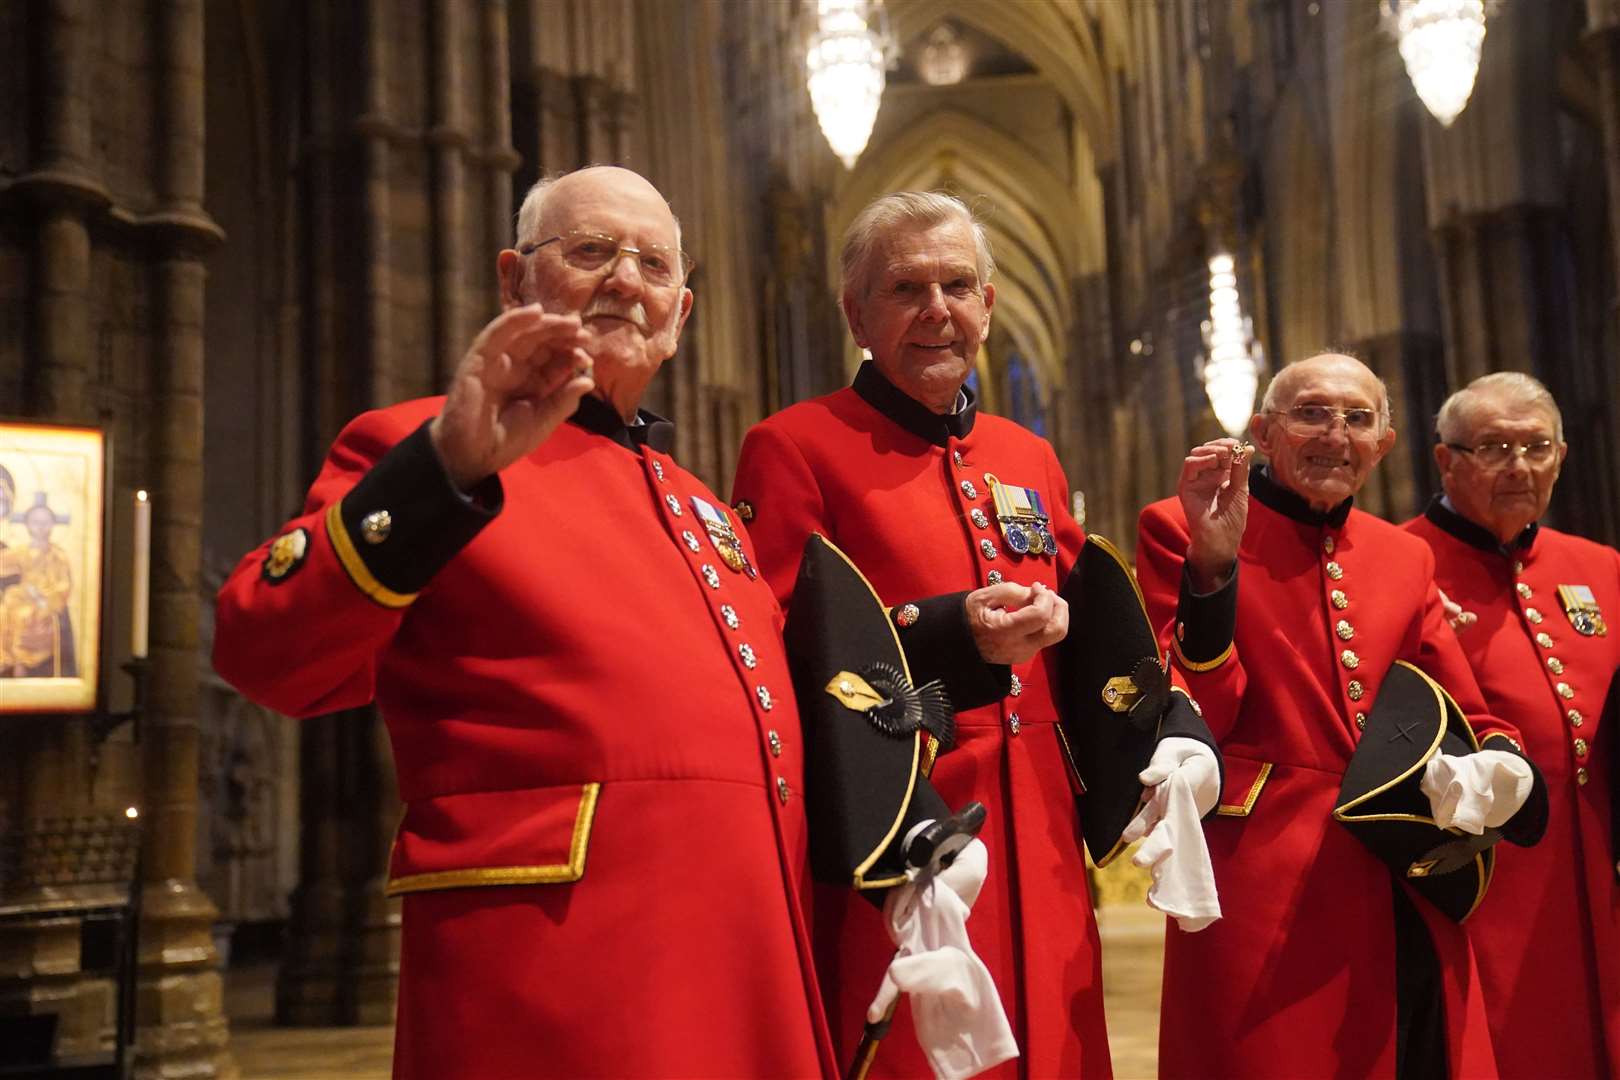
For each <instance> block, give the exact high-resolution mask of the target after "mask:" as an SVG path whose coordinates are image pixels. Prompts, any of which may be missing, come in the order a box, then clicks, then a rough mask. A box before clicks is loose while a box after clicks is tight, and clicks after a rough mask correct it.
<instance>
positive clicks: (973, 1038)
mask: <svg viewBox="0 0 1620 1080" xmlns="http://www.w3.org/2000/svg"><path fill="white" fill-rule="evenodd" d="M989 865H990V857H989V853H988V852H987V851H986V850H985V846H984V843H983V842H982V841H979V840H974V841H973V842H972V843H970V844H968V845H967V846H966V847H964V848H963V849H962V850H961V852H960V853H959V854H958V855H957V856H956V861H955V862H953V863H952V864H951V865H950V866H948V867H946V868H945V869H944V870H941V871H940V872H939V873H937V874H934V875H932V876H925V877H920V878H918V879H917V880H915V881H910V882H907V883H906V884H904V885H899V886H896V887H895V888H893V889H891V890H890V891H889V896H888V898H887V899H886V900H885V901H884V903H883V919H884V923H885V925H886V926H887V927H888V930H889V937H890V939H891V940H892V941H893V942H894V945H895V949H896V953H895V958H894V961H893V962H892V963H891V964H890V965H889V970H888V971H887V972H886V973H885V974H884V976H883V985H882V986H880V987H879V988H878V993H877V997H875V998H873V999H872V1004H871V1005H870V1006H868V1008H867V1010H866V1019H867V1020H868V1021H869V1022H872V1023H876V1022H877V1021H879V1020H881V1019H883V1017H884V1016H885V1015H886V1014H887V1013H888V1011H889V1009H890V1008H891V1007H892V1006H893V1004H894V1000H895V998H896V997H898V996H899V994H900V992H901V991H902V990H903V991H905V992H906V993H907V994H910V995H911V1017H912V1026H913V1028H915V1030H916V1032H917V1043H918V1045H920V1046H921V1047H922V1049H923V1053H924V1054H925V1055H927V1057H928V1063H929V1065H930V1066H931V1067H932V1068H933V1070H934V1075H935V1076H936V1077H939V1078H940V1080H965V1078H966V1077H969V1076H973V1075H974V1074H976V1073H979V1072H983V1071H984V1070H985V1069H989V1068H992V1067H994V1066H996V1065H999V1064H1001V1063H1002V1062H1003V1061H1010V1060H1012V1059H1013V1058H1015V1057H1017V1056H1018V1044H1017V1042H1016V1041H1015V1040H1014V1039H1013V1033H1012V1026H1011V1025H1010V1024H1008V1023H1007V1012H1006V1010H1005V1009H1004V1008H1003V1007H1002V1004H1001V996H1000V995H999V994H997V993H996V984H995V982H994V981H993V980H992V979H991V978H990V969H989V968H986V967H985V966H984V961H982V960H980V959H979V957H978V955H977V954H976V953H975V952H974V951H973V945H972V943H971V942H969V941H968V934H967V917H968V912H969V910H970V907H969V905H970V904H972V902H973V900H974V899H976V898H977V897H978V895H979V889H980V887H981V886H983V885H984V878H985V874H986V873H987V872H988V870H989Z"/></svg>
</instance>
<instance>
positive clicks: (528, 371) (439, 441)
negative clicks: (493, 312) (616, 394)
mask: <svg viewBox="0 0 1620 1080" xmlns="http://www.w3.org/2000/svg"><path fill="white" fill-rule="evenodd" d="M585 340H586V335H585V332H584V330H583V329H582V328H581V326H580V321H579V316H577V315H548V314H546V313H545V312H544V311H543V310H542V309H541V308H540V305H539V304H528V305H525V306H523V307H515V308H511V309H510V310H508V311H504V312H502V313H501V314H500V315H498V316H496V317H495V318H494V319H493V320H491V321H490V323H489V324H488V325H487V326H485V327H484V329H483V330H482V331H480V332H479V334H478V336H477V337H476V338H474V339H473V343H472V347H471V348H470V349H468V350H467V355H465V356H463V357H462V358H461V363H460V364H458V365H457V366H456V373H455V376H454V377H453V378H452V379H451V382H450V390H449V392H448V394H447V395H446V397H445V402H444V410H443V411H442V412H440V413H439V415H438V416H436V417H435V418H434V419H433V423H432V426H431V427H430V428H429V429H428V434H429V436H430V437H431V438H432V440H433V446H434V449H436V450H437V451H438V453H439V457H440V459H441V460H443V462H444V465H445V469H446V470H447V471H448V472H449V474H450V478H451V480H453V481H454V482H455V484H456V486H457V487H459V488H460V489H461V490H463V491H466V490H468V489H470V488H471V487H473V486H474V485H475V484H477V483H478V482H479V481H480V480H483V479H484V478H485V477H487V476H492V475H494V474H495V473H497V472H500V471H501V470H502V469H504V468H506V466H508V465H510V464H511V463H512V462H514V461H516V460H517V459H518V458H520V457H522V456H523V455H524V454H527V453H529V452H530V451H531V450H533V449H534V448H535V447H537V446H539V445H540V444H541V443H542V442H544V441H545V440H546V438H547V437H548V436H550V435H551V433H552V432H553V431H555V430H557V426H558V425H559V424H561V423H562V422H563V421H565V420H567V419H568V418H569V417H570V416H572V415H573V414H574V410H575V409H576V408H577V407H578V406H579V399H580V398H582V397H584V396H585V395H586V394H588V393H590V391H591V389H592V388H593V387H594V386H595V385H596V382H595V380H594V379H592V377H591V358H590V356H589V355H587V354H586V352H585V350H584V348H583V345H584V343H585Z"/></svg>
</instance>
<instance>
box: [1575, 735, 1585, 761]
mask: <svg viewBox="0 0 1620 1080" xmlns="http://www.w3.org/2000/svg"><path fill="white" fill-rule="evenodd" d="M1575 756H1576V757H1578V758H1584V757H1585V756H1586V740H1585V739H1576V740H1575Z"/></svg>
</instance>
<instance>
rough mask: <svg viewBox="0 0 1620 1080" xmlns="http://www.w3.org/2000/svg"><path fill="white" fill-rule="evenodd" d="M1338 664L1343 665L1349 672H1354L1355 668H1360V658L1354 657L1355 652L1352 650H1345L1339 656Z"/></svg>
mask: <svg viewBox="0 0 1620 1080" xmlns="http://www.w3.org/2000/svg"><path fill="white" fill-rule="evenodd" d="M1339 663H1341V664H1343V665H1344V666H1345V667H1347V668H1349V669H1350V670H1351V671H1354V670H1356V668H1358V667H1360V666H1361V657H1359V656H1357V655H1356V651H1355V650H1354V649H1346V650H1344V652H1342V653H1340V654H1339Z"/></svg>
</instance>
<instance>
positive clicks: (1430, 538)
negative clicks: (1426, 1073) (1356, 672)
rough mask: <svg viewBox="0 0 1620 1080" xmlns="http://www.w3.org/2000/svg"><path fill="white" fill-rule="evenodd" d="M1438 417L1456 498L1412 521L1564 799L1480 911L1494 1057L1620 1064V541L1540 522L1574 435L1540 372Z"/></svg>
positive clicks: (1474, 651) (1482, 382) (1474, 931)
mask: <svg viewBox="0 0 1620 1080" xmlns="http://www.w3.org/2000/svg"><path fill="white" fill-rule="evenodd" d="M1437 427H1438V430H1439V443H1438V444H1437V445H1436V446H1435V448H1434V456H1435V460H1436V461H1437V462H1438V463H1439V465H1440V482H1441V485H1442V487H1443V488H1444V489H1445V494H1444V495H1443V496H1440V497H1438V498H1436V499H1435V500H1434V502H1432V503H1431V504H1430V505H1429V507H1428V509H1427V510H1426V511H1425V512H1424V514H1423V516H1422V517H1418V518H1414V519H1413V520H1412V521H1409V522H1407V523H1406V526H1405V528H1406V530H1407V531H1408V532H1410V533H1412V534H1413V535H1415V536H1418V537H1421V538H1422V539H1423V540H1424V541H1425V542H1427V543H1428V545H1429V546H1430V547H1431V548H1433V549H1434V556H1435V574H1434V576H1435V581H1436V582H1437V583H1438V584H1439V586H1440V589H1441V590H1442V592H1443V593H1444V594H1445V595H1446V596H1447V597H1449V598H1450V600H1451V601H1452V602H1453V603H1455V604H1456V605H1458V609H1457V610H1456V611H1455V612H1454V613H1453V616H1452V620H1451V622H1452V626H1453V627H1454V628H1455V629H1456V631H1457V637H1458V639H1459V640H1460V641H1461V642H1462V646H1463V651H1464V652H1465V653H1467V654H1468V660H1469V663H1471V664H1472V665H1473V669H1474V674H1475V675H1476V676H1477V677H1478V679H1479V685H1480V689H1481V690H1483V691H1484V692H1485V700H1486V702H1487V703H1488V704H1489V705H1490V707H1491V711H1492V712H1493V713H1495V714H1496V715H1498V716H1500V717H1502V718H1503V719H1504V720H1507V721H1508V722H1510V723H1512V724H1513V725H1514V726H1515V727H1517V728H1518V729H1519V731H1520V732H1521V734H1522V735H1523V737H1524V745H1525V750H1526V751H1527V752H1528V753H1529V754H1530V755H1531V756H1532V757H1533V758H1535V760H1536V762H1537V764H1538V765H1539V766H1540V767H1541V771H1542V775H1543V777H1544V778H1545V779H1546V782H1547V788H1548V792H1549V795H1550V803H1549V810H1550V813H1549V817H1548V821H1547V835H1546V837H1545V838H1544V839H1543V840H1542V842H1541V843H1540V844H1538V845H1537V846H1536V847H1534V848H1530V849H1527V850H1512V851H1507V852H1504V853H1503V855H1502V857H1501V859H1500V861H1499V862H1498V864H1497V868H1496V878H1495V880H1494V882H1493V883H1492V885H1491V892H1490V896H1489V897H1488V898H1487V899H1486V901H1485V903H1484V904H1483V905H1481V907H1480V910H1479V912H1478V913H1477V914H1476V915H1475V916H1474V917H1473V918H1472V919H1470V920H1469V922H1468V933H1469V936H1470V937H1471V938H1472V939H1473V941H1474V950H1475V952H1476V953H1477V954H1478V956H1479V969H1480V974H1481V976H1483V978H1484V990H1485V1006H1486V1009H1487V1010H1488V1011H1489V1013H1490V1018H1491V1030H1492V1032H1493V1033H1494V1037H1495V1042H1496V1060H1497V1065H1498V1068H1499V1069H1500V1071H1501V1075H1502V1076H1503V1077H1513V1078H1525V1080H1530V1078H1535V1077H1545V1076H1582V1077H1604V1076H1608V1077H1620V861H1617V860H1620V843H1617V837H1616V835H1615V821H1614V812H1615V791H1614V787H1613V785H1614V780H1615V777H1614V768H1615V766H1614V762H1615V739H1616V733H1615V732H1614V730H1613V729H1612V726H1611V725H1612V724H1613V722H1614V720H1615V718H1614V717H1613V716H1609V717H1605V716H1604V715H1603V705H1604V701H1605V699H1606V698H1607V697H1608V696H1609V694H1610V693H1611V688H1612V687H1613V686H1614V685H1615V677H1616V671H1617V670H1620V624H1617V623H1616V620H1620V552H1617V551H1615V549H1614V548H1610V547H1604V546H1603V545H1602V544H1596V543H1593V542H1591V541H1589V540H1583V539H1581V538H1579V537H1575V536H1570V535H1569V534H1568V533H1562V532H1558V531H1557V530H1556V529H1550V528H1548V527H1546V526H1545V525H1542V524H1540V520H1541V517H1542V515H1543V514H1545V513H1546V510H1547V501H1548V500H1549V499H1550V498H1551V497H1552V491H1553V485H1554V484H1556V483H1557V481H1558V472H1559V468H1560V467H1561V466H1562V464H1563V462H1564V457H1565V455H1566V454H1567V453H1568V452H1569V447H1568V446H1567V445H1566V444H1565V442H1564V431H1563V428H1564V425H1563V417H1562V415H1561V414H1560V413H1559V410H1558V405H1557V403H1556V402H1555V401H1553V398H1552V395H1551V394H1549V393H1548V392H1547V389H1546V387H1544V386H1542V385H1541V383H1539V382H1537V381H1536V379H1534V378H1533V377H1531V376H1529V375H1525V374H1521V373H1519V372H1498V373H1496V374H1493V375H1486V376H1483V377H1481V378H1478V379H1475V380H1474V381H1473V382H1472V383H1469V384H1468V385H1467V386H1466V387H1464V388H1463V389H1461V390H1459V391H1457V393H1455V394H1453V395H1452V396H1451V397H1450V398H1449V399H1448V400H1447V401H1446V403H1445V405H1444V406H1442V407H1441V409H1440V415H1439V422H1438V425H1437ZM1552 1031H1555V1032H1557V1035H1556V1037H1551V1038H1549V1037H1548V1034H1547V1033H1548V1032H1552Z"/></svg>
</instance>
